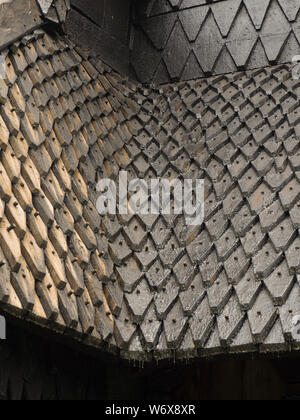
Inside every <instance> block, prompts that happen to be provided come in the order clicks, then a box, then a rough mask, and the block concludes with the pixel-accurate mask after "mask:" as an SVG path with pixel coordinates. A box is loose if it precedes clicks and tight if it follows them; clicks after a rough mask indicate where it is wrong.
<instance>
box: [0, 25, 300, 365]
mask: <svg viewBox="0 0 300 420" xmlns="http://www.w3.org/2000/svg"><path fill="white" fill-rule="evenodd" d="M298 98H299V82H298V81H297V80H293V78H292V69H291V66H290V65H277V66H273V67H269V68H262V69H260V70H252V71H247V72H236V73H232V74H228V75H222V76H218V77H211V78H208V79H205V78H203V79H201V80H195V81H190V82H183V83H174V84H169V85H166V86H162V87H158V88H155V87H153V88H149V89H146V88H145V87H143V86H142V85H139V84H137V83H133V82H130V81H128V80H127V79H126V78H123V77H122V76H121V75H120V74H118V73H116V72H115V71H113V70H112V69H111V68H109V67H108V66H106V65H105V64H104V63H103V62H101V60H99V59H97V58H95V57H93V55H91V54H90V53H88V52H85V51H82V50H81V49H79V48H77V47H74V46H73V45H70V44H69V43H68V41H67V39H66V38H65V37H64V36H61V35H58V34H50V33H49V32H47V31H46V30H44V29H39V30H37V31H34V32H32V33H31V34H30V35H26V36H24V37H23V38H22V39H21V40H19V41H17V42H14V43H12V44H11V45H10V47H9V49H8V50H7V51H6V76H5V78H4V79H0V102H1V107H0V115H1V116H0V130H1V132H0V149H1V155H0V156H1V158H0V220H1V223H0V261H1V264H0V279H1V280H0V305H1V308H2V310H3V311H4V312H6V313H10V314H12V315H13V316H15V317H18V318H21V319H23V320H24V322H28V323H34V324H37V325H39V326H40V327H43V328H48V329H51V330H53V331H56V332H57V333H58V334H65V335H67V336H68V337H72V339H74V340H77V341H78V340H79V341H81V342H83V343H85V344H86V345H88V346H95V347H97V348H99V349H102V350H104V351H112V350H113V351H117V352H118V354H120V355H121V356H122V357H125V358H129V359H137V360H150V359H152V358H155V359H158V360H160V359H163V358H168V357H172V356H173V355H174V352H175V355H176V357H181V358H190V357H197V356H212V355H217V354H226V353H240V352H268V351H284V350H288V349H290V348H294V349H298V348H299V343H298V342H297V341H294V340H293V339H292V335H291V331H292V328H293V324H292V318H293V316H294V315H295V314H297V313H298V311H299V302H300V299H299V298H300V285H299V272H300V253H299V247H300V239H299V227H300V221H299V197H300V184H299V182H300V177H299V170H300V163H299V153H300V145H299V136H300V133H299V127H300V104H299V100H298ZM121 169H126V170H127V171H128V172H129V173H130V175H131V176H133V177H142V178H144V179H145V180H150V179H151V178H153V177H163V178H168V179H170V178H171V179H172V178H175V177H179V178H180V179H184V178H203V179H204V180H205V197H206V201H205V222H204V223H203V224H202V225H201V226H197V227H188V226H186V224H185V221H184V217H183V216H181V215H178V216H164V215H155V216H145V217H143V216H130V217H124V216H121V215H117V216H115V217H109V216H105V217H101V216H100V215H99V213H98V212H97V210H96V200H97V198H98V193H97V191H96V184H97V181H99V179H101V178H107V177H108V178H111V179H116V180H117V178H118V174H119V171H120V170H121Z"/></svg>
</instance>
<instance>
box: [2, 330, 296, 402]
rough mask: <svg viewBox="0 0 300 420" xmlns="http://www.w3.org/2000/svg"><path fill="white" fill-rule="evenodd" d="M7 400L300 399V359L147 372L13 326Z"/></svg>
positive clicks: (5, 371)
mask: <svg viewBox="0 0 300 420" xmlns="http://www.w3.org/2000/svg"><path fill="white" fill-rule="evenodd" d="M0 399H2V400H83V401H85V400H99V401H101V400H116V401H120V400H121V401H122V400H135V401H143V400H149V401H152V400H166V401H187V400H197V401H207V400H282V399H300V359H299V358H294V359H293V358H290V359H281V358H277V357H274V359H271V360H233V359H231V360H229V359H227V360H218V361H198V362H195V363H193V364H191V363H188V364H187V363H183V362H177V363H176V364H174V362H173V361H170V362H168V363H162V364H158V365H156V364H155V365H153V366H152V365H151V366H148V365H146V366H145V367H144V368H143V369H142V368H141V367H139V366H138V365H136V366H134V365H133V364H132V363H131V364H129V363H128V362H126V361H122V360H120V359H119V358H117V357H116V358H113V359H107V360H103V359H101V357H100V355H98V354H97V355H96V354H87V353H82V352H81V351H78V350H74V349H73V348H71V347H69V346H65V345H62V344H58V343H55V342H54V341H53V340H49V339H48V338H41V337H39V336H37V335H35V334H33V333H32V332H30V333H29V332H27V331H25V330H23V328H22V327H20V326H18V327H17V326H15V325H12V324H8V326H7V340H6V341H0Z"/></svg>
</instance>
